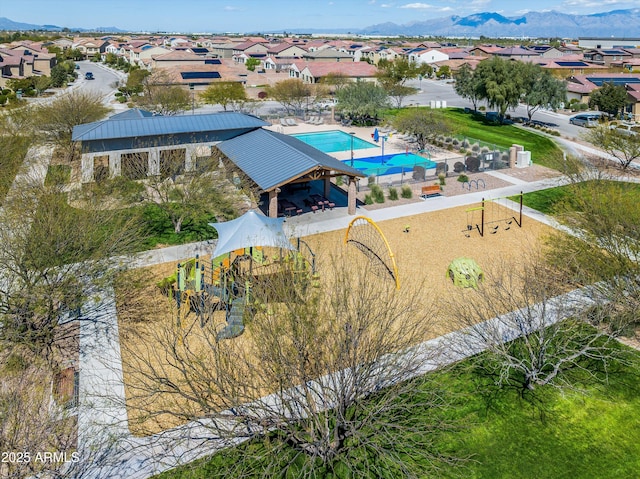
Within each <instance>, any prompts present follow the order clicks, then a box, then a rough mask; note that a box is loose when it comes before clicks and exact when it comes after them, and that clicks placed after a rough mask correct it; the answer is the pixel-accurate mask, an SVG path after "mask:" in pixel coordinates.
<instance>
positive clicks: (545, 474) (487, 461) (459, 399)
mask: <svg viewBox="0 0 640 479" xmlns="http://www.w3.org/2000/svg"><path fill="white" fill-rule="evenodd" d="M632 357H633V361H632V365H622V364H617V365H616V367H614V368H612V370H611V373H610V376H609V380H608V382H607V385H606V386H604V385H602V384H600V385H594V384H584V385H582V386H581V387H582V388H583V389H584V391H585V392H586V393H585V394H583V393H579V392H566V391H565V392H564V393H561V392H560V391H558V390H556V389H554V388H552V387H549V388H547V389H544V390H542V391H541V392H540V396H539V397H540V398H543V404H544V407H543V410H544V415H543V414H542V413H541V410H542V409H541V408H539V407H534V406H532V404H531V403H530V402H527V401H523V400H522V399H520V398H519V396H518V395H517V394H516V393H515V392H513V391H508V392H507V391H503V392H498V393H496V394H493V395H491V399H490V400H489V399H488V398H489V395H487V394H486V392H487V391H488V389H487V388H488V387H490V386H488V383H487V382H486V378H482V377H481V376H478V373H477V372H475V370H466V366H467V365H468V364H469V363H468V362H466V363H463V364H462V365H460V366H459V367H458V368H456V369H454V370H453V371H449V372H441V373H438V376H439V377H438V378H437V379H438V380H439V381H438V382H439V383H441V386H443V387H444V393H445V394H446V395H448V396H449V397H450V398H451V401H452V404H451V405H450V406H449V407H448V408H446V409H443V410H442V411H441V412H439V413H437V414H440V415H441V417H446V418H447V419H449V420H456V421H459V423H460V424H463V425H464V429H463V430H462V431H456V432H446V433H442V434H441V435H440V436H439V437H436V439H435V444H434V445H435V447H436V448H437V449H439V450H440V451H441V452H443V453H446V454H449V455H451V456H453V457H458V458H468V460H467V461H465V462H464V463H463V465H462V466H459V467H450V466H446V465H444V466H443V467H442V468H441V470H440V477H445V478H459V477H464V478H468V479H500V478H504V479H514V478H518V479H546V478H550V479H557V478H571V479H623V478H625V479H626V478H633V477H638V471H640V380H639V379H640V377H639V374H640V356H639V355H638V353H632ZM483 392H484V393H485V394H483ZM421 420H424V416H423V415H421V416H419V417H416V418H415V421H421ZM247 448H248V449H247ZM260 450H261V449H260V446H259V445H258V444H253V445H251V446H240V447H238V448H235V449H233V450H231V451H230V452H228V453H226V454H224V455H217V456H214V457H213V458H212V459H208V460H201V461H197V462H196V463H194V464H192V465H191V466H189V467H183V468H180V469H176V470H173V471H168V472H166V473H164V474H161V475H160V476H159V478H162V479H205V478H212V477H222V476H221V474H223V473H222V472H221V471H223V470H224V469H225V461H227V462H229V463H236V462H237V461H239V460H240V458H241V457H245V456H252V457H255V456H256V455H259V452H260ZM252 466H253V467H251V469H253V470H254V471H259V470H260V463H259V459H256V462H255V464H252ZM424 470H425V472H424V477H438V476H437V475H435V476H434V475H433V470H432V469H431V468H430V467H429V466H428V465H425V468H424ZM246 477H259V475H258V473H256V475H252V474H249V475H247V476H246ZM332 477H333V476H332ZM345 477H347V476H345Z"/></svg>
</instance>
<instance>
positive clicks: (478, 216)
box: [464, 192, 522, 238]
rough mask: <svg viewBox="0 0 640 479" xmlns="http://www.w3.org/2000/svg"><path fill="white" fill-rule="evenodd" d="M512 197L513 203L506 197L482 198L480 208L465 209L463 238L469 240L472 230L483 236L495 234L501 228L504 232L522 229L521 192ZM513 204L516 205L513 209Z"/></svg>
mask: <svg viewBox="0 0 640 479" xmlns="http://www.w3.org/2000/svg"><path fill="white" fill-rule="evenodd" d="M514 196H515V197H516V201H515V202H514V200H512V199H511V198H510V197H506V196H505V197H500V198H493V199H484V198H482V203H481V206H476V207H474V208H469V209H467V210H466V213H467V227H466V229H465V230H464V233H465V236H466V237H467V238H469V237H470V236H471V232H472V231H473V230H474V229H477V230H478V233H480V236H484V233H485V231H488V232H489V233H490V234H496V233H497V232H498V231H499V230H500V228H501V227H502V229H503V230H504V231H507V230H509V229H511V227H512V226H517V227H519V228H522V192H520V194H519V195H514ZM513 203H515V204H516V208H515V209H514V208H513V206H512V205H513ZM505 212H506V213H505Z"/></svg>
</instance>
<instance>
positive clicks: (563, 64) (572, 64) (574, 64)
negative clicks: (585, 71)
mask: <svg viewBox="0 0 640 479" xmlns="http://www.w3.org/2000/svg"><path fill="white" fill-rule="evenodd" d="M556 64H557V65H560V66H561V67H588V66H589V64H588V63H585V62H558V61H556Z"/></svg>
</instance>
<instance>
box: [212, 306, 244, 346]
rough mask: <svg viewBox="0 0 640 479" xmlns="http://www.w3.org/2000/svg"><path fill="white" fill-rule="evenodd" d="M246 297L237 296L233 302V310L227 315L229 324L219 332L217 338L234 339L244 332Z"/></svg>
mask: <svg viewBox="0 0 640 479" xmlns="http://www.w3.org/2000/svg"><path fill="white" fill-rule="evenodd" d="M243 318H244V297H239V298H236V300H235V301H234V302H233V303H232V304H231V310H230V311H229V314H228V316H227V325H226V326H225V327H224V328H222V330H221V331H220V332H219V333H218V334H217V336H216V337H217V339H218V341H220V340H221V339H232V338H235V337H238V336H240V335H241V334H242V333H243V332H244V321H243Z"/></svg>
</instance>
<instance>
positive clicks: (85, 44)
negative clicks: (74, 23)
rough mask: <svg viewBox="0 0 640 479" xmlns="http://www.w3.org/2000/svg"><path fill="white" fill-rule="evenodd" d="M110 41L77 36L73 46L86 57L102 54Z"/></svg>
mask: <svg viewBox="0 0 640 479" xmlns="http://www.w3.org/2000/svg"><path fill="white" fill-rule="evenodd" d="M107 45H109V42H108V41H106V40H101V39H99V38H84V37H82V38H77V39H74V43H73V48H75V49H77V50H79V51H80V52H81V53H82V54H83V55H84V57H85V58H93V57H95V56H101V54H103V53H104V52H105V48H107Z"/></svg>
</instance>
